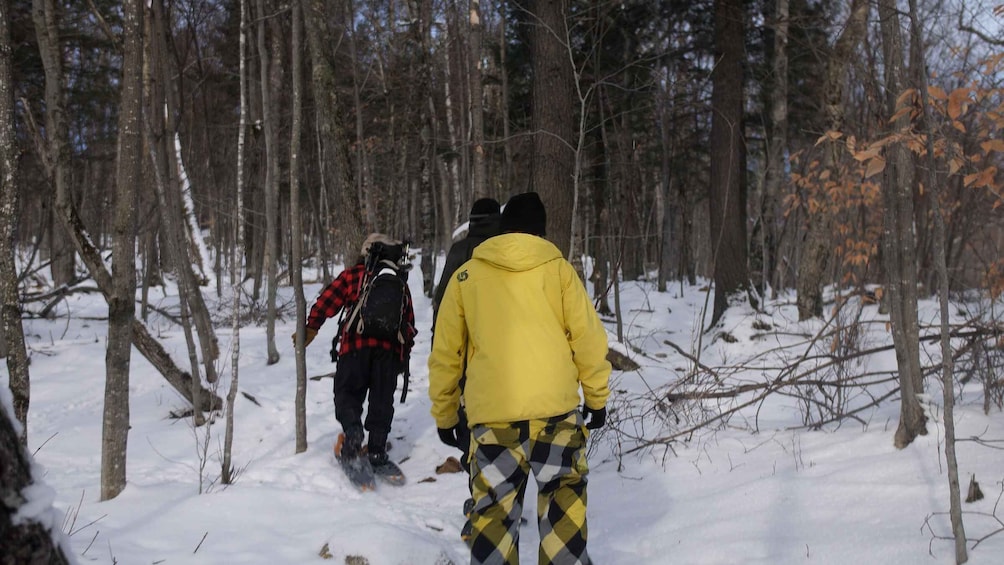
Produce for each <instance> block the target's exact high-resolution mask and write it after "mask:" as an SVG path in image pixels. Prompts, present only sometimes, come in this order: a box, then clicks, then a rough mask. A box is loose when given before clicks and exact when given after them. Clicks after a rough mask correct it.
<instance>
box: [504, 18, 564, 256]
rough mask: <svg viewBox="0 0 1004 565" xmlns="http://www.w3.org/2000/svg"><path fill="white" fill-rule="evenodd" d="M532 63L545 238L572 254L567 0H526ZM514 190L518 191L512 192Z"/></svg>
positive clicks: (536, 179) (536, 169)
mask: <svg viewBox="0 0 1004 565" xmlns="http://www.w3.org/2000/svg"><path fill="white" fill-rule="evenodd" d="M523 4H525V5H526V6H527V10H528V11H529V12H530V15H529V18H528V20H529V22H530V54H531V58H532V60H533V87H532V94H531V98H532V102H531V105H532V111H533V130H534V135H533V165H532V167H533V169H532V173H531V174H532V178H533V187H534V189H535V190H536V191H537V192H539V193H540V197H541V200H543V201H544V204H545V205H546V207H547V224H548V225H547V238H548V239H549V240H551V241H552V242H554V244H555V245H557V246H558V249H560V250H561V251H562V253H569V252H570V250H571V239H572V208H573V202H572V200H573V198H574V195H573V187H572V182H571V181H572V175H573V174H574V154H573V153H574V150H573V148H574V144H573V142H572V140H573V139H574V137H575V116H574V110H573V109H574V108H575V94H574V88H575V84H574V83H575V79H574V75H573V69H572V66H571V64H570V63H569V60H568V49H569V47H568V46H567V41H568V31H567V26H566V23H565V18H567V17H569V16H570V14H569V10H568V0H527V1H526V2H523ZM514 192H516V191H514Z"/></svg>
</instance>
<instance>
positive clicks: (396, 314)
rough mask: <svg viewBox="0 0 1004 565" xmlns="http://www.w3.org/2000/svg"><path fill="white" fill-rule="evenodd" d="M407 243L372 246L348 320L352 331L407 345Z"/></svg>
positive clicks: (350, 331)
mask: <svg viewBox="0 0 1004 565" xmlns="http://www.w3.org/2000/svg"><path fill="white" fill-rule="evenodd" d="M407 246H408V245H407V243H401V244H397V245H386V244H383V243H380V242H376V243H373V244H372V245H371V246H370V249H369V253H368V254H367V255H366V274H365V275H364V276H363V280H362V284H361V286H360V288H359V298H358V300H356V303H355V305H354V306H353V307H352V310H351V311H350V312H349V315H348V317H347V318H346V321H345V323H346V324H347V325H346V328H348V332H349V333H354V334H358V335H361V336H363V337H372V338H374V339H381V340H386V341H394V342H397V343H399V344H404V341H405V339H404V324H405V319H404V313H405V286H404V285H405V284H407V282H406V280H405V273H406V272H407V267H408V266H410V265H407V266H406V263H407V258H408V252H407Z"/></svg>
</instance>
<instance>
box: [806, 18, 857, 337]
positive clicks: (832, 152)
mask: <svg viewBox="0 0 1004 565" xmlns="http://www.w3.org/2000/svg"><path fill="white" fill-rule="evenodd" d="M868 10H869V3H868V2H867V1H865V0H853V1H852V2H851V7H850V12H849V15H848V17H847V24H846V25H845V26H844V29H843V31H842V32H840V36H839V37H838V38H837V41H836V43H835V44H834V46H833V54H832V55H831V56H830V59H829V61H828V62H827V64H826V79H825V83H824V86H823V91H822V92H823V112H824V113H825V114H826V125H827V128H828V129H829V130H830V131H836V132H839V131H842V130H843V127H844V85H845V84H846V74H847V67H848V65H849V64H850V63H851V60H852V58H853V57H856V56H857V54H856V51H857V46H858V44H859V43H860V42H861V40H862V39H863V38H864V36H865V30H866V26H867V24H868ZM823 143H825V144H826V146H825V147H824V152H823V167H822V168H821V170H823V171H828V170H830V169H832V168H833V167H834V164H835V162H836V152H837V150H838V148H837V144H836V143H835V142H834V140H832V139H829V140H826V141H824V142H823ZM820 198H822V199H824V200H825V199H826V198H827V197H826V195H825V193H822V194H821V195H820ZM808 214H809V216H808V222H807V223H808V229H809V233H808V234H807V235H806V237H805V245H804V246H803V250H802V260H801V262H800V265H799V269H798V280H797V281H796V283H795V286H796V289H797V297H796V299H795V302H796V304H797V306H798V318H799V320H807V319H809V318H813V317H818V316H822V314H823V280H824V278H825V277H826V271H827V268H828V266H829V261H830V254H831V253H832V251H831V249H832V246H831V245H830V242H831V238H832V234H831V228H832V225H833V214H831V213H830V208H829V206H827V205H823V206H818V207H815V208H814V209H810V210H809V211H808Z"/></svg>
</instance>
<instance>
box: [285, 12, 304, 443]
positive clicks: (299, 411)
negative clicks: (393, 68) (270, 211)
mask: <svg viewBox="0 0 1004 565" xmlns="http://www.w3.org/2000/svg"><path fill="white" fill-rule="evenodd" d="M292 8H293V33H292V46H291V49H290V51H291V53H292V61H291V63H292V65H291V66H292V67H293V68H292V74H293V123H292V127H291V130H290V133H289V135H290V138H289V212H290V231H291V232H292V236H293V241H292V245H291V246H290V255H291V258H290V263H291V265H290V267H291V269H290V271H291V273H292V277H293V281H292V282H293V298H294V299H295V301H296V347H295V349H296V401H295V404H296V452H297V453H303V452H304V451H306V450H307V358H306V355H305V351H304V343H303V337H304V329H305V328H306V327H307V300H306V297H304V295H303V249H302V248H303V226H302V223H301V214H300V133H301V132H300V130H301V129H302V126H301V123H302V122H303V94H302V93H301V89H302V85H303V58H302V55H301V51H302V49H303V39H302V36H303V13H302V12H301V8H300V2H299V1H295V2H293V6H292Z"/></svg>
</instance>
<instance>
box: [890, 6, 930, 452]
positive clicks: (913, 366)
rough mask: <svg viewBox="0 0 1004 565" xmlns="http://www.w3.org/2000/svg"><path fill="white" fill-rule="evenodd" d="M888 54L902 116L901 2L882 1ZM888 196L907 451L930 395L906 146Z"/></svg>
mask: <svg viewBox="0 0 1004 565" xmlns="http://www.w3.org/2000/svg"><path fill="white" fill-rule="evenodd" d="M878 10H879V20H880V21H881V33H882V55H883V61H884V68H885V92H886V100H885V105H886V108H885V109H886V112H888V114H887V115H889V116H892V115H894V114H895V113H896V109H897V108H896V100H897V98H898V97H899V95H900V93H901V92H902V90H903V88H904V80H903V67H904V64H903V38H902V30H901V29H900V17H899V12H898V11H897V8H896V2H895V0H880V1H879V4H878ZM893 127H894V128H895V130H900V129H903V128H906V127H909V117H908V116H904V117H902V118H900V119H898V120H896V121H895V122H894V123H893ZM882 196H883V201H884V203H885V213H884V214H883V218H884V222H885V229H884V233H883V234H882V235H883V237H882V251H883V258H884V260H885V261H884V262H885V268H886V278H887V280H888V283H887V284H888V286H887V292H886V296H887V298H888V301H889V305H890V313H889V314H890V316H889V317H890V321H891V322H892V337H893V344H894V345H895V347H896V362H897V368H898V372H899V386H900V420H899V427H898V428H897V429H896V435H895V444H896V447H897V448H900V449H902V448H904V447H906V446H908V445H910V443H912V442H913V440H914V439H915V438H916V437H917V436H918V435H925V434H927V428H926V422H927V417H926V416H925V415H924V409H923V407H921V405H920V398H919V395H921V394H923V392H924V381H923V374H922V373H921V370H920V345H919V338H920V328H919V325H918V321H917V264H916V248H915V246H916V242H915V241H914V237H913V219H914V215H913V170H912V163H911V160H910V153H909V150H908V149H907V148H906V147H905V146H903V145H902V144H898V143H897V144H892V145H890V146H889V147H888V148H887V149H886V167H885V171H884V178H883V187H882Z"/></svg>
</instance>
